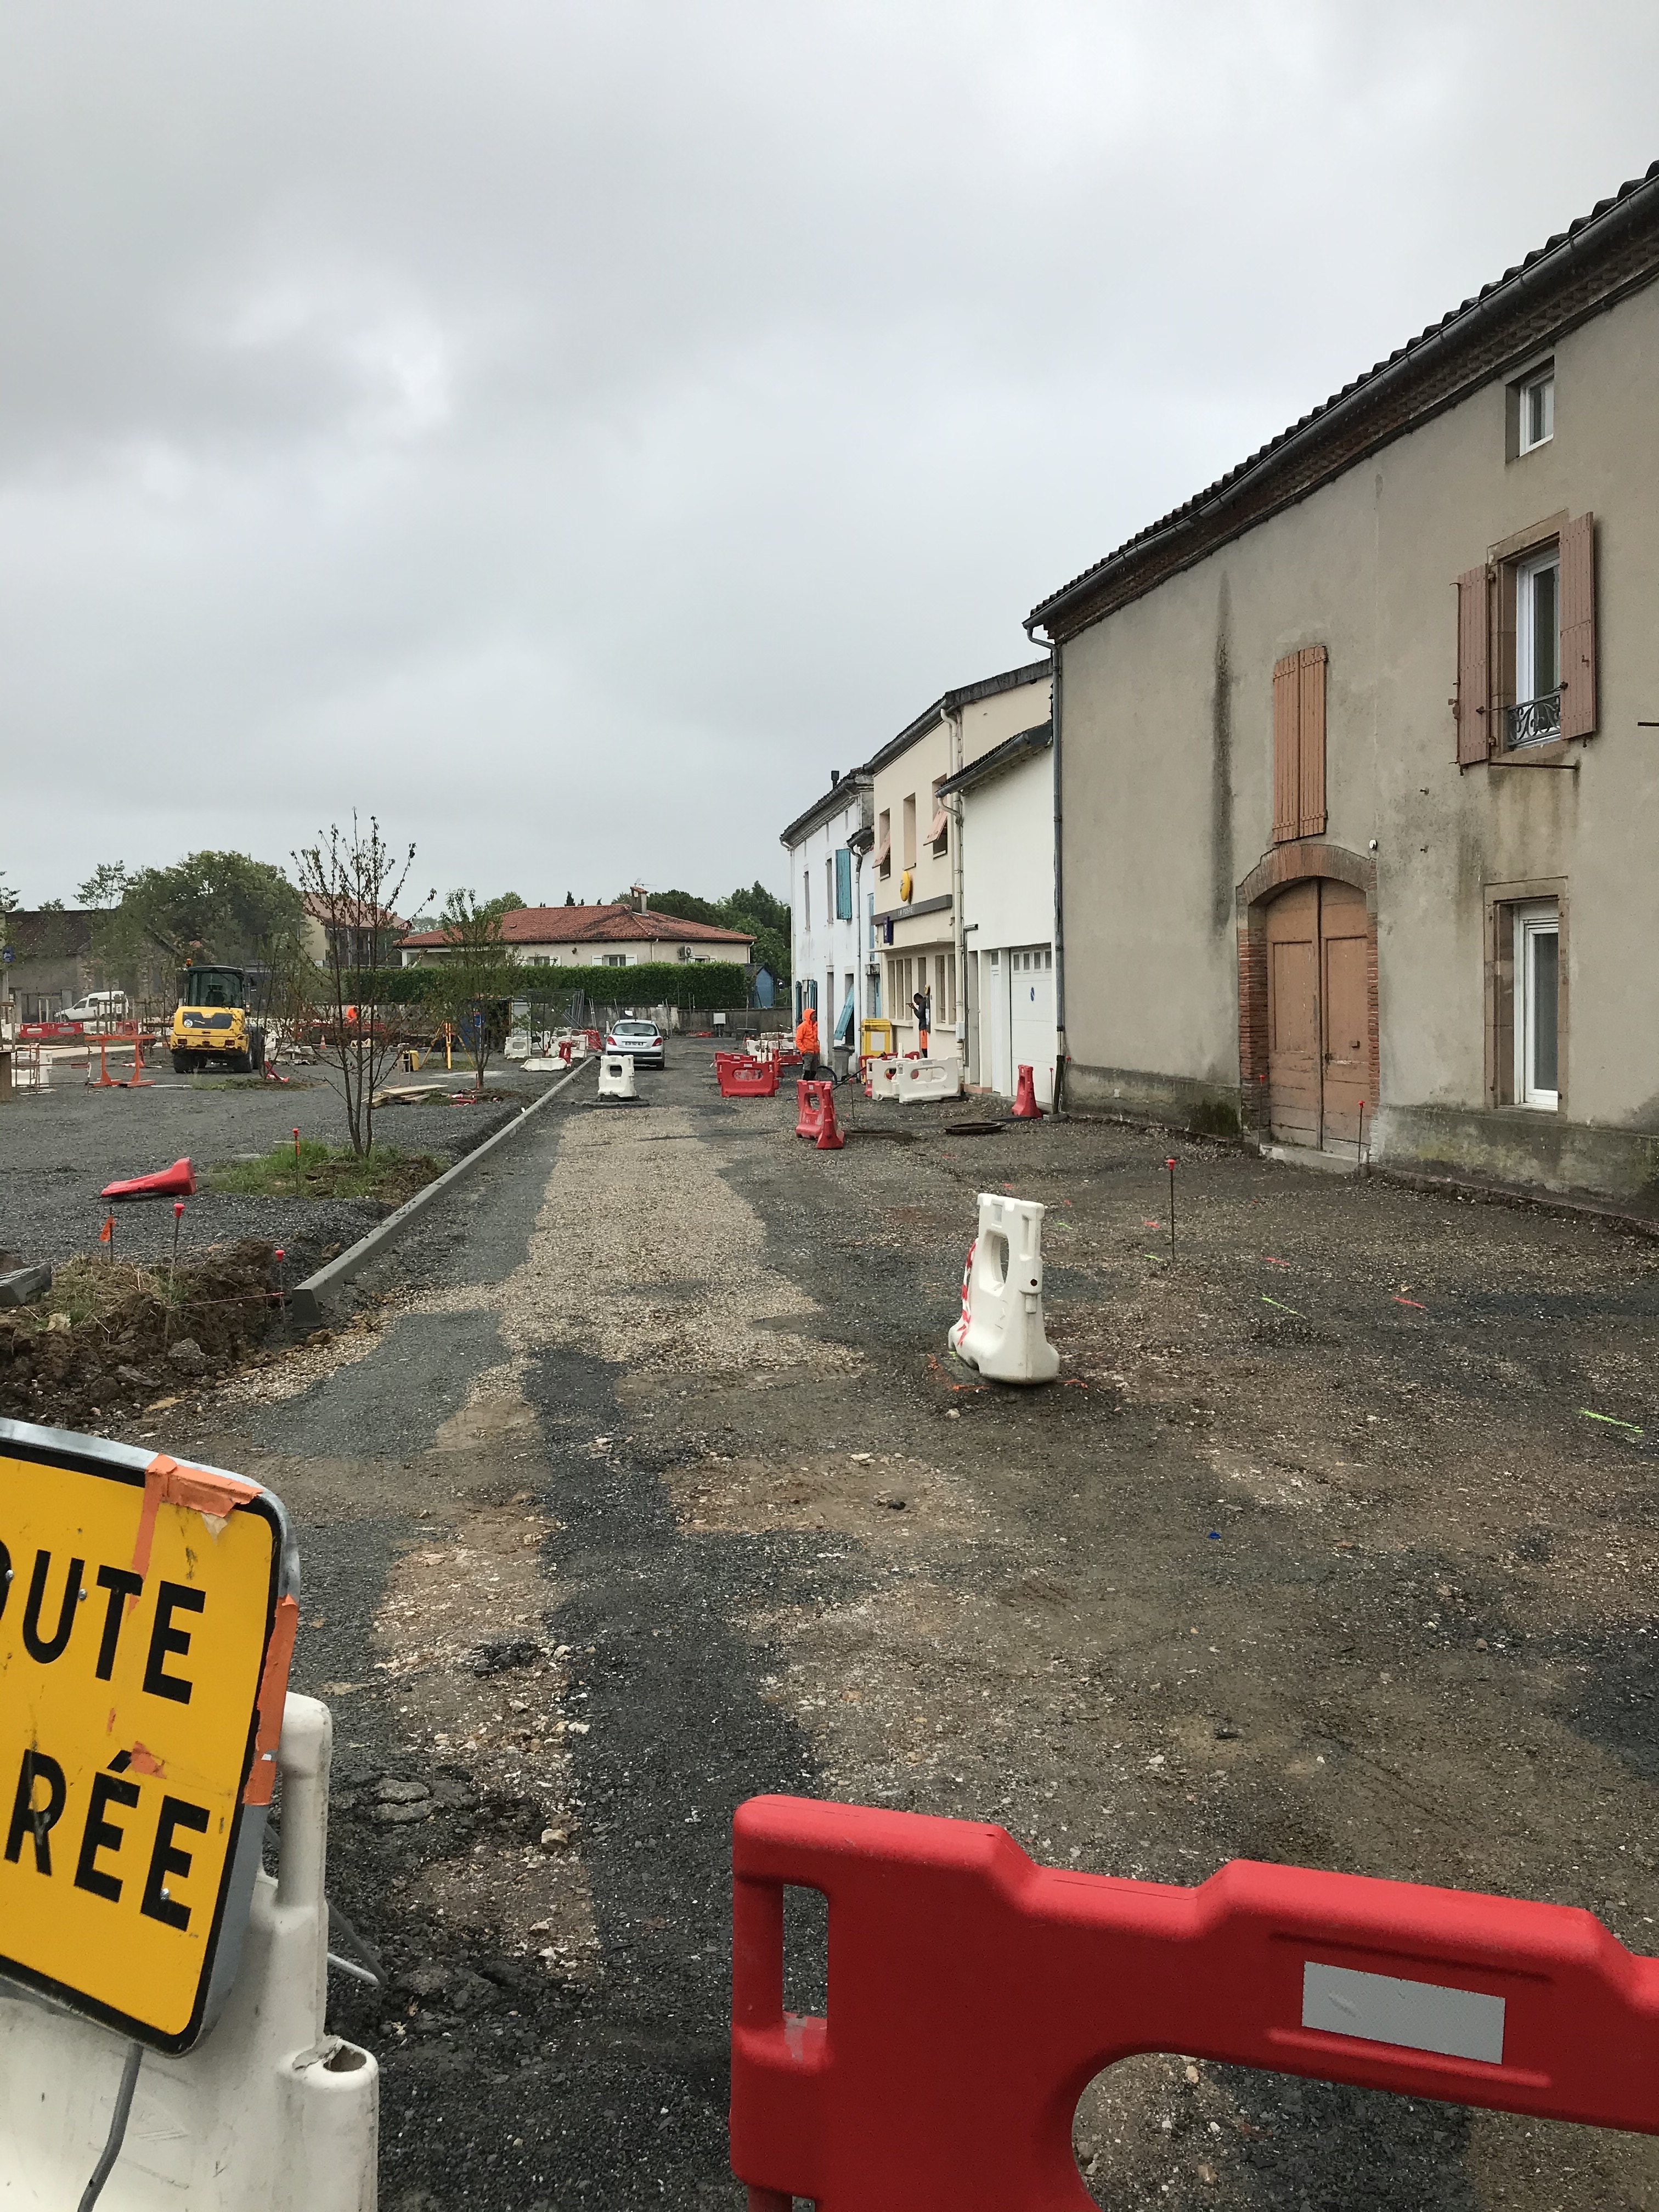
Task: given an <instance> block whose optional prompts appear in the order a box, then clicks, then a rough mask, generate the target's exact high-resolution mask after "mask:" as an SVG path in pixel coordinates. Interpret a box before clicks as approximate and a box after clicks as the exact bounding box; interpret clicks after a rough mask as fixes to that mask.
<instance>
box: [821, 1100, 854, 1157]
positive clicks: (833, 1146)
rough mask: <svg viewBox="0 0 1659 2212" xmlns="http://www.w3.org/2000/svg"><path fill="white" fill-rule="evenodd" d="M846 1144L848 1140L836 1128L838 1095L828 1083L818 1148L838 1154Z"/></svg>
mask: <svg viewBox="0 0 1659 2212" xmlns="http://www.w3.org/2000/svg"><path fill="white" fill-rule="evenodd" d="M846 1142H847V1139H846V1138H845V1137H843V1136H842V1133H841V1131H840V1130H839V1129H838V1128H837V1127H836V1094H835V1092H834V1091H832V1090H831V1089H830V1087H829V1085H828V1084H827V1083H826V1084H825V1085H824V1086H823V1126H822V1127H820V1128H819V1130H818V1146H817V1148H818V1150H819V1152H839V1151H840V1150H841V1148H842V1146H843V1145H844V1144H845V1143H846Z"/></svg>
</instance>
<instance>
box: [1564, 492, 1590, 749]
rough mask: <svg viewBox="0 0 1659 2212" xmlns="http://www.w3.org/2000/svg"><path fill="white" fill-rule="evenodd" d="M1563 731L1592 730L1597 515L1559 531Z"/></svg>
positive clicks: (1581, 733)
mask: <svg viewBox="0 0 1659 2212" xmlns="http://www.w3.org/2000/svg"><path fill="white" fill-rule="evenodd" d="M1560 591H1561V734H1562V736H1563V737H1564V738H1589V737H1594V736H1595V516H1594V515H1593V514H1581V515H1578V516H1577V517H1576V518H1575V520H1572V521H1571V522H1569V523H1568V524H1567V525H1566V526H1565V528H1564V529H1563V531H1562V532H1561V585H1560Z"/></svg>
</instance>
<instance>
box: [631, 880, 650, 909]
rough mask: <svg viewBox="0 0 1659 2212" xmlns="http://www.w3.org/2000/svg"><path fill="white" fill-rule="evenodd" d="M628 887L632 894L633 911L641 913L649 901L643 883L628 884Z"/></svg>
mask: <svg viewBox="0 0 1659 2212" xmlns="http://www.w3.org/2000/svg"><path fill="white" fill-rule="evenodd" d="M629 890H631V891H632V893H633V895H634V910H635V913H636V914H643V913H644V912H645V911H646V908H647V905H648V903H649V902H648V901H647V898H646V895H645V885H644V884H629Z"/></svg>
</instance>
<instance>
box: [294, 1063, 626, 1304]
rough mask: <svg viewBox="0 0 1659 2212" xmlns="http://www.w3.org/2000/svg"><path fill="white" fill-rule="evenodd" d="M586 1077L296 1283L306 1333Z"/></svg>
mask: <svg viewBox="0 0 1659 2212" xmlns="http://www.w3.org/2000/svg"><path fill="white" fill-rule="evenodd" d="M580 1073H582V1069H581V1067H580V1066H578V1067H573V1068H572V1069H571V1071H570V1073H569V1074H568V1075H567V1076H564V1077H563V1078H562V1079H561V1080H560V1081H559V1082H557V1083H554V1084H550V1085H549V1086H548V1088H547V1089H546V1090H545V1091H543V1093H542V1095H541V1097H539V1098H538V1099H537V1100H536V1102H535V1103H534V1104H533V1105H531V1106H526V1108H525V1109H524V1110H523V1111H522V1112H521V1113H520V1115H519V1117H518V1119H517V1121H509V1122H508V1123H507V1127H505V1128H503V1129H497V1130H496V1132H495V1135H494V1136H493V1137H486V1138H485V1139H484V1140H483V1144H481V1145H478V1146H475V1147H474V1149H473V1150H472V1151H471V1152H468V1153H467V1154H466V1156H465V1158H464V1159H459V1160H457V1161H456V1163H455V1164H454V1166H453V1168H446V1169H445V1170H444V1172H443V1173H442V1175H441V1176H438V1177H437V1178H436V1180H435V1182H429V1183H427V1184H426V1185H425V1186H424V1187H423V1188H422V1189H420V1190H417V1191H416V1194H415V1195H414V1197H413V1198H411V1199H408V1200H405V1201H404V1204H403V1205H402V1206H399V1207H398V1211H397V1212H395V1213H388V1214H387V1216H386V1219H385V1220H384V1221H377V1222H376V1223H375V1225H374V1228H373V1229H371V1230H370V1231H369V1232H368V1236H367V1237H359V1238H358V1240H357V1242H356V1243H355V1244H353V1245H351V1246H350V1247H349V1249H347V1250H345V1251H343V1252H342V1253H341V1255H340V1256H339V1258H338V1259H337V1260H331V1261H329V1263H328V1265H327V1267H319V1269H318V1270H317V1272H316V1273H315V1274H314V1275H307V1277H306V1279H305V1280H304V1282H302V1283H296V1284H295V1286H294V1289H293V1291H291V1292H290V1293H289V1311H290V1312H291V1313H292V1314H293V1316H294V1318H295V1321H296V1322H298V1323H299V1324H300V1326H301V1328H321V1327H322V1325H323V1323H324V1322H325V1320H326V1319H327V1311H326V1309H327V1306H328V1303H329V1300H330V1299H331V1297H333V1296H334V1294H335V1293H336V1292H337V1291H340V1290H342V1289H343V1287H344V1286H345V1285H346V1284H347V1283H349V1281H350V1280H351V1279H352V1277H353V1276H354V1275H356V1274H357V1273H360V1272H361V1271H362V1269H363V1268H364V1267H367V1266H368V1263H369V1261H371V1260H375V1259H378V1258H379V1257H380V1254H381V1253H382V1252H384V1251H385V1250H386V1248H387V1246H388V1245H392V1244H395V1243H397V1241H398V1238H399V1237H401V1236H402V1235H403V1234H404V1231H405V1230H407V1229H410V1228H412V1227H413V1226H414V1225H415V1222H416V1218H418V1217H419V1215H420V1214H421V1212H422V1211H423V1209H424V1208H425V1207H426V1206H428V1205H429V1204H430V1203H431V1201H432V1200H434V1199H435V1198H436V1197H437V1196H438V1194H439V1193H440V1192H441V1191H446V1190H447V1189H448V1188H450V1187H451V1185H452V1184H453V1183H456V1182H459V1181H460V1179H461V1177H462V1176H465V1175H470V1174H471V1171H472V1170H473V1169H474V1168H475V1167H477V1164H478V1162H479V1161H480V1160H481V1159H483V1158H484V1156H485V1155H486V1153H489V1152H494V1151H495V1147H496V1146H497V1145H499V1144H502V1143H504V1142H505V1141H506V1139H507V1138H508V1137H512V1136H515V1135H516V1134H517V1133H518V1132H519V1131H520V1129H522V1128H523V1127H524V1125H525V1123H526V1121H529V1120H530V1118H531V1116H532V1115H535V1114H539V1113H540V1112H541V1110H542V1109H543V1107H544V1106H545V1105H547V1104H548V1103H549V1102H550V1100H552V1099H555V1098H556V1097H558V1095H559V1093H560V1092H561V1091H564V1090H568V1087H569V1086H570V1085H571V1084H573V1083H574V1081H575V1079H576V1078H577V1077H578V1076H579V1075H580Z"/></svg>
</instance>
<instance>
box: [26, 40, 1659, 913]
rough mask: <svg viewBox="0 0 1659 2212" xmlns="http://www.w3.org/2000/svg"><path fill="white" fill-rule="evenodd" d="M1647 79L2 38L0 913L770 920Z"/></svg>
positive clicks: (1546, 69)
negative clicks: (834, 788) (875, 758)
mask: <svg viewBox="0 0 1659 2212" xmlns="http://www.w3.org/2000/svg"><path fill="white" fill-rule="evenodd" d="M1656 82H1659V9H1655V8H1654V7H1653V6H1652V5H1651V4H1641V0H1637V4H1631V5H1622V6H1621V5H1613V4H1608V0H1601V4H1598V3H1597V0H1589V4H1585V0H1577V4H1574V5H1571V6H1567V5H1539V4H1531V3H1529V0H1510V4H1507V5H1504V6H1492V7H1488V6H1486V5H1481V4H1472V3H1471V0H1451V4H1447V0H1436V3H1435V4H1432V5H1423V6H1418V5H1405V4H1392V5H1390V4H1387V0H1381V4H1369V5H1364V6H1362V5H1359V4H1357V3H1356V4H1347V0H1317V4H1313V0H1310V4H1299V0H1260V4H1255V5H1251V4H1249V3H1248V0H1216V4H1206V0H1194V3H1193V4H1180V0H1164V4H1161V5H1154V6H1149V5H1147V4H1146V0H1137V4H1134V5H1127V4H1116V0H1018V4H1007V5H1001V4H992V0H880V4H866V0H834V4H821V0H754V4H744V0H656V3H655V4H653V5H630V4H627V0H584V4H581V5H575V4H563V0H538V4H533V5H532V4H528V0H521V4H509V0H447V4H443V5H438V4H433V0H396V4H393V0H381V4H378V5H372V6H371V5H365V4H363V0H280V4H273V0H265V4H263V5H260V4H254V5H243V4H230V5H227V4H226V0H167V3H166V4H163V3H162V0H119V4H113V0H98V4H96V5H90V4H87V0H11V4H10V5H9V6H8V7H7V8H6V9H4V10H3V12H0V256H3V270H0V281H3V294H0V297H3V303H4V304H3V312H0V870H3V872H4V873H5V874H6V875H7V877H8V878H9V880H10V882H11V883H12V884H13V885H14V886H15V888H16V889H18V890H21V892H22V893H23V895H24V897H25V900H26V902H27V903H29V904H34V903H36V902H39V901H40V900H41V899H43V898H46V897H51V896H58V897H61V898H64V899H68V900H70V902H73V899H74V896H75V886H76V884H78V883H79V882H80V881H81V880H82V878H83V877H84V876H85V875H87V874H88V872H90V870H91V867H92V866H93V864H94V862H97V861H100V860H125V861H126V862H127V864H128V865H129V866H137V865H140V864H148V863H155V862H162V861H167V860H173V859H175V858H177V857H178V856H179V854H181V853H182V852H185V851H186V850H189V849H192V848H197V847H200V846H204V845H212V846H227V847H234V848H238V849H240V850H244V851H247V852H251V853H252V854H256V855H258V856H259V857H261V858H264V859H269V860H279V861H285V860H286V859H287V856H288V854H289V849H290V848H291V847H292V846H293V845H294V844H295V842H298V841H300V840H301V839H302V838H304V837H306V836H308V835H309V834H310V833H311V832H312V831H313V830H314V829H316V828H317V827H318V826H319V825H320V824H323V823H326V822H328V821H330V820H331V819H335V818H337V817H344V816H345V815H346V814H348V813H349V810H350V809H351V808H352V807H353V806H354V805H355V806H357V807H359V808H361V809H362V810H364V811H368V810H371V809H373V810H374V811H378V812H379V814H380V818H381V821H382V823H383V824H384V825H385V826H386V829H387V830H388V832H389V833H390V834H391V835H392V836H394V837H396V838H398V839H402V840H407V839H409V838H413V839H414V840H415V841H416V843H417V844H418V846H419V848H420V856H419V859H418V860H417V863H416V873H417V876H418V878H420V881H419V886H418V887H419V888H420V889H421V890H424V889H425V888H426V886H427V884H428V883H431V884H436V885H438V886H439V887H440V889H447V887H449V886H450V885H452V884H469V885H473V886H476V887H477V889H478V890H480V892H481V893H489V892H494V891H496V890H505V889H507V888H511V889H513V890H518V891H519V892H520V894H521V895H522V896H524V897H526V899H529V900H532V902H533V901H538V900H542V899H550V900H556V899H562V897H563V896H564V895H565V892H566V891H567V890H574V892H575V893H576V895H577V896H578V897H587V898H593V897H607V896H611V895H613V894H614V893H615V892H616V891H617V889H618V888H619V886H621V885H623V884H626V883H627V882H629V880H631V879H633V878H636V877H637V878H641V879H643V880H644V881H645V882H646V883H647V884H650V885H653V886H654V887H656V888H662V887H665V886H666V885H668V884H678V885H681V886H683V887H684V888H686V889H689V890H697V891H700V892H702V893H703V894H704V895H706V896H707V895H715V894H718V893H720V892H722V891H724V890H728V889H730V888H731V887H732V885H733V884H736V883H738V882H740V881H741V882H747V881H750V880H752V879H753V878H755V877H757V876H759V877H761V878H763V880H765V881H767V882H769V883H770V884H773V885H774V886H775V887H777V888H782V887H783V885H784V884H785V882H786V881H787V872H786V869H785V866H784V862H783V856H782V853H781V848H780V847H779V845H778V842H777V833H778V831H779V829H780V828H781V826H782V824H783V823H785V822H786V821H787V819H788V818H789V817H791V816H792V815H793V814H794V813H796V812H798V811H800V809H801V808H803V807H804V806H805V805H807V804H808V803H809V802H810V801H811V799H813V798H814V797H816V796H817V793H818V792H819V791H820V790H822V789H823V787H824V786H825V784H826V783H827V781H828V773H829V769H831V768H832V767H833V768H843V769H844V768H848V767H851V766H853V765H854V763H857V762H858V761H860V760H861V759H863V758H864V757H866V756H867V755H868V754H869V753H870V752H871V751H872V750H874V748H875V747H876V746H877V745H878V744H880V743H881V742H882V741H883V740H884V738H888V737H890V735H892V733H893V732H895V731H896V730H897V729H899V728H900V727H901V726H902V725H903V724H904V723H905V722H907V721H908V720H909V719H910V718H911V717H912V716H913V715H914V714H916V713H918V712H919V711H920V710H921V708H923V707H925V706H926V705H927V703H928V702H929V701H930V700H931V699H932V698H933V697H934V696H936V695H937V694H938V693H939V691H941V690H944V689H945V688H946V687H947V686H949V685H952V684H963V683H969V682H972V681H973V680H974V679H975V678H977V677H980V676H983V675H987V674H989V673H992V672H993V671H996V670H998V669H1000V668H1004V667H1007V666H1011V665H1014V664H1016V663H1017V662H1018V661H1020V660H1022V659H1026V658H1028V657H1029V647H1028V646H1027V643H1026V640H1025V638H1024V633H1023V632H1022V629H1021V627H1020V623H1021V619H1022V617H1024V615H1025V614H1026V613H1027V612H1029V611H1030V608H1031V606H1032V605H1034V603H1035V602H1036V600H1037V599H1040V598H1042V596H1043V595H1044V594H1045V593H1046V592H1048V591H1050V590H1052V589H1053V588H1054V586H1056V585H1058V584H1060V583H1061V582H1062V581H1064V580H1066V578H1067V577H1069V576H1071V575H1073V574H1075V572H1076V571H1077V570H1078V569H1079V568H1082V567H1084V566H1085V565H1086V564H1087V563H1088V562H1091V561H1092V560H1094V559H1097V557H1098V556H1100V555H1101V554H1103V553H1104V552H1106V551H1107V550H1109V549H1110V548H1111V547H1112V546H1113V545H1115V544H1117V543H1119V542H1120V541H1121V539H1122V538H1125V537H1127V536H1128V535H1129V534H1130V533H1131V532H1133V531H1134V530H1136V529H1137V528H1139V526H1141V525H1142V524H1144V523H1146V522H1147V521H1149V520H1152V519H1153V518H1154V517H1155V516H1157V515H1158V514H1160V513H1164V511H1165V510H1166V509H1167V508H1169V507H1171V506H1173V505H1175V504H1176V503H1177V502H1178V501H1181V500H1182V499H1183V498H1185V497H1186V496H1187V495H1188V494H1189V493H1191V492H1193V491H1194V490H1196V489H1198V488H1199V487H1200V486H1201V485H1202V484H1204V483H1206V482H1208V481H1209V480H1210V479H1211V478H1212V477H1214V476H1216V475H1218V473H1219V472H1220V471H1223V470H1224V469H1225V468H1227V467H1229V466H1230V465H1232V464H1233V463H1234V462H1236V461H1237V460H1239V459H1242V458H1243V456H1244V455H1245V454H1246V453H1249V452H1250V451H1251V450H1252V449H1253V448H1255V447H1256V446H1258V445H1260V444H1261V442H1262V441H1264V440H1265V439H1267V438H1268V437H1270V436H1272V435H1273V433H1275V432H1276V431H1278V430H1279V429H1280V428H1283V427H1284V426H1285V424H1286V423H1287V422H1291V420H1293V419H1294V418H1295V417H1296V416H1299V415H1300V414H1302V413H1304V411H1305V410H1306V409H1307V408H1308V407H1309V406H1310V405H1312V404H1315V403H1316V402H1317V401H1319V400H1320V399H1322V398H1324V397H1325V396H1326V395H1327V394H1328V393H1329V392H1331V391H1333V390H1334V389H1335V388H1336V387H1337V386H1340V385H1341V384H1343V383H1345V382H1346V380H1348V379H1349V378H1350V377H1352V375H1354V374H1356V373H1357V372H1358V371H1360V370H1362V369H1364V368H1366V367H1368V366H1369V365H1370V363H1371V362H1374V361H1375V360H1376V359H1377V358H1378V357H1379V356H1383V355H1384V354H1386V353H1388V352H1389V351H1390V350H1391V349H1393V348H1394V347H1395V345H1397V344H1399V343H1401V341H1403V340H1404V339H1405V338H1406V337H1408V336H1409V335H1411V334H1412V333H1413V332H1414V331H1417V330H1419V329H1420V328H1421V327H1422V326H1423V325H1424V324H1425V323H1427V322H1429V321H1431V320H1433V319H1436V318H1437V317H1438V316H1439V315H1440V314H1442V313H1443V312H1444V311H1445V310H1446V309H1447V308H1449V307H1453V306H1455V304H1456V302H1457V301H1459V300H1461V299H1462V298H1463V297H1464V296H1466V295H1468V293H1470V292H1472V291H1473V290H1474V289H1476V288H1477V287H1478V286H1479V285H1480V283H1483V282H1485V281H1486V280H1487V279H1489V278H1491V277H1493V276H1497V275H1498V274H1499V273H1500V271H1501V270H1503V269H1504V267H1505V266H1507V265H1508V264H1510V263H1511V262H1513V261H1515V260H1516V259H1518V258H1520V256H1521V255H1522V253H1524V252H1527V251H1528V249H1529V248H1530V247H1532V246H1536V245H1538V244H1541V242H1542V240H1544V239H1545V238H1546V237H1547V235H1548V234H1550V233H1551V232H1552V231H1554V230H1557V229H1559V228H1563V227H1564V226H1565V223H1566V222H1568V221H1569V220H1570V219H1571V217H1573V216H1577V215H1579V214H1582V213H1583V212H1584V211H1586V210H1588V209H1589V206H1590V205H1591V204H1593V203H1594V202H1595V200H1596V199H1597V198H1599V197H1602V196H1603V195H1604V194H1606V193H1607V192H1610V191H1613V189H1614V188H1615V187H1616V186H1617V185H1619V184H1620V182H1621V181H1622V180H1623V179H1626V178H1627V177H1631V176H1633V175H1636V174H1638V173H1640V171H1641V170H1642V169H1644V167H1646V166H1647V164H1648V162H1649V161H1650V160H1651V159H1653V158H1654V157H1655V156H1656V155H1659V126H1656V124H1655V119H1654V115H1655V110H1654V100H1653V88H1654V85H1655V83H1656Z"/></svg>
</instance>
